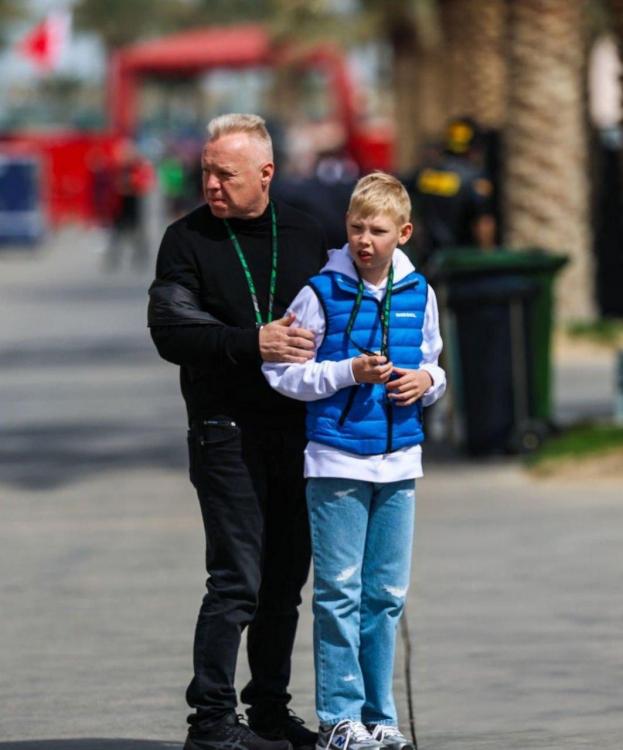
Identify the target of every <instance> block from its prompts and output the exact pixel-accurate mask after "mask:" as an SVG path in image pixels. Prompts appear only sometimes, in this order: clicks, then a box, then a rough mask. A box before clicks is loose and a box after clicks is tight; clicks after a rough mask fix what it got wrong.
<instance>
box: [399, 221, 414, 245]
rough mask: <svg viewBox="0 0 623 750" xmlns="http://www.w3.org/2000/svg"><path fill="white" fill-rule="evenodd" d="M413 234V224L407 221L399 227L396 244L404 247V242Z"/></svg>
mask: <svg viewBox="0 0 623 750" xmlns="http://www.w3.org/2000/svg"><path fill="white" fill-rule="evenodd" d="M412 234H413V224H412V223H411V222H410V221H408V222H407V223H406V224H403V225H402V226H401V227H400V233H399V234H398V244H399V245H404V244H405V242H408V241H409V238H410V237H411V235H412Z"/></svg>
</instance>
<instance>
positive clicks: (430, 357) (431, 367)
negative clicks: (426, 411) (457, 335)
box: [420, 285, 446, 406]
mask: <svg viewBox="0 0 623 750" xmlns="http://www.w3.org/2000/svg"><path fill="white" fill-rule="evenodd" d="M422 333H423V337H424V338H423V341H422V362H421V363H420V369H422V370H426V372H428V374H429V375H430V376H431V378H432V379H433V384H432V385H431V387H430V388H429V389H428V390H427V391H426V393H425V394H424V395H423V396H422V406H430V405H431V404H434V403H435V401H437V399H439V398H441V397H442V396H443V394H444V393H445V391H446V373H445V371H444V370H443V369H442V368H441V367H439V364H438V360H439V355H440V354H441V350H442V348H443V342H442V340H441V334H440V332H439V311H438V309H437V296H436V295H435V292H434V291H433V288H432V286H430V285H429V287H428V299H427V301H426V309H425V311H424V326H423V329H422Z"/></svg>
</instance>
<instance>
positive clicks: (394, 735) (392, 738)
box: [366, 724, 416, 750]
mask: <svg viewBox="0 0 623 750" xmlns="http://www.w3.org/2000/svg"><path fill="white" fill-rule="evenodd" d="M366 729H367V730H368V732H369V733H370V736H371V737H372V739H373V740H376V741H377V742H380V743H381V745H382V746H383V747H384V748H389V750H416V746H414V744H413V742H411V740H408V739H407V738H406V737H405V736H404V734H402V732H401V731H400V729H398V727H396V726H394V725H393V724H367V725H366Z"/></svg>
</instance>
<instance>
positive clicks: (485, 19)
mask: <svg viewBox="0 0 623 750" xmlns="http://www.w3.org/2000/svg"><path fill="white" fill-rule="evenodd" d="M440 10H441V23H442V26H443V31H444V38H445V48H446V50H447V52H446V55H445V59H446V65H447V85H448V99H447V116H450V117H454V116H465V115H467V116H469V117H473V118H474V119H475V120H476V121H477V122H478V123H479V124H480V125H482V126H484V127H486V128H494V129H498V128H500V127H501V126H502V124H503V122H504V117H505V112H506V77H507V58H506V31H507V15H508V3H507V2H506V0H443V1H442V2H441V3H440Z"/></svg>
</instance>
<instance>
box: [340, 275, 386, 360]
mask: <svg viewBox="0 0 623 750" xmlns="http://www.w3.org/2000/svg"><path fill="white" fill-rule="evenodd" d="M353 265H355V264H354V263H353ZM355 270H356V271H357V277H358V284H357V296H356V297H355V302H354V304H353V309H352V310H351V313H350V317H349V319H348V323H347V324H346V335H347V336H348V338H349V339H350V342H351V344H352V345H353V346H354V347H355V348H356V349H358V350H359V351H360V352H361V353H362V354H369V355H373V354H378V353H379V352H373V351H370V349H364V348H363V347H362V346H360V345H359V344H358V343H357V342H356V341H353V338H352V336H351V333H352V331H353V327H354V325H355V320H356V319H357V315H358V314H359V309H360V307H361V301H362V300H363V294H364V292H365V286H364V283H363V279H362V278H361V274H360V273H359V269H358V268H357V266H356V265H355ZM393 288H394V267H393V265H390V267H389V272H388V274H387V287H386V288H385V298H384V299H383V306H382V307H381V351H380V354H381V355H383V356H384V357H387V358H388V359H389V316H390V312H391V307H392V290H393Z"/></svg>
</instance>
